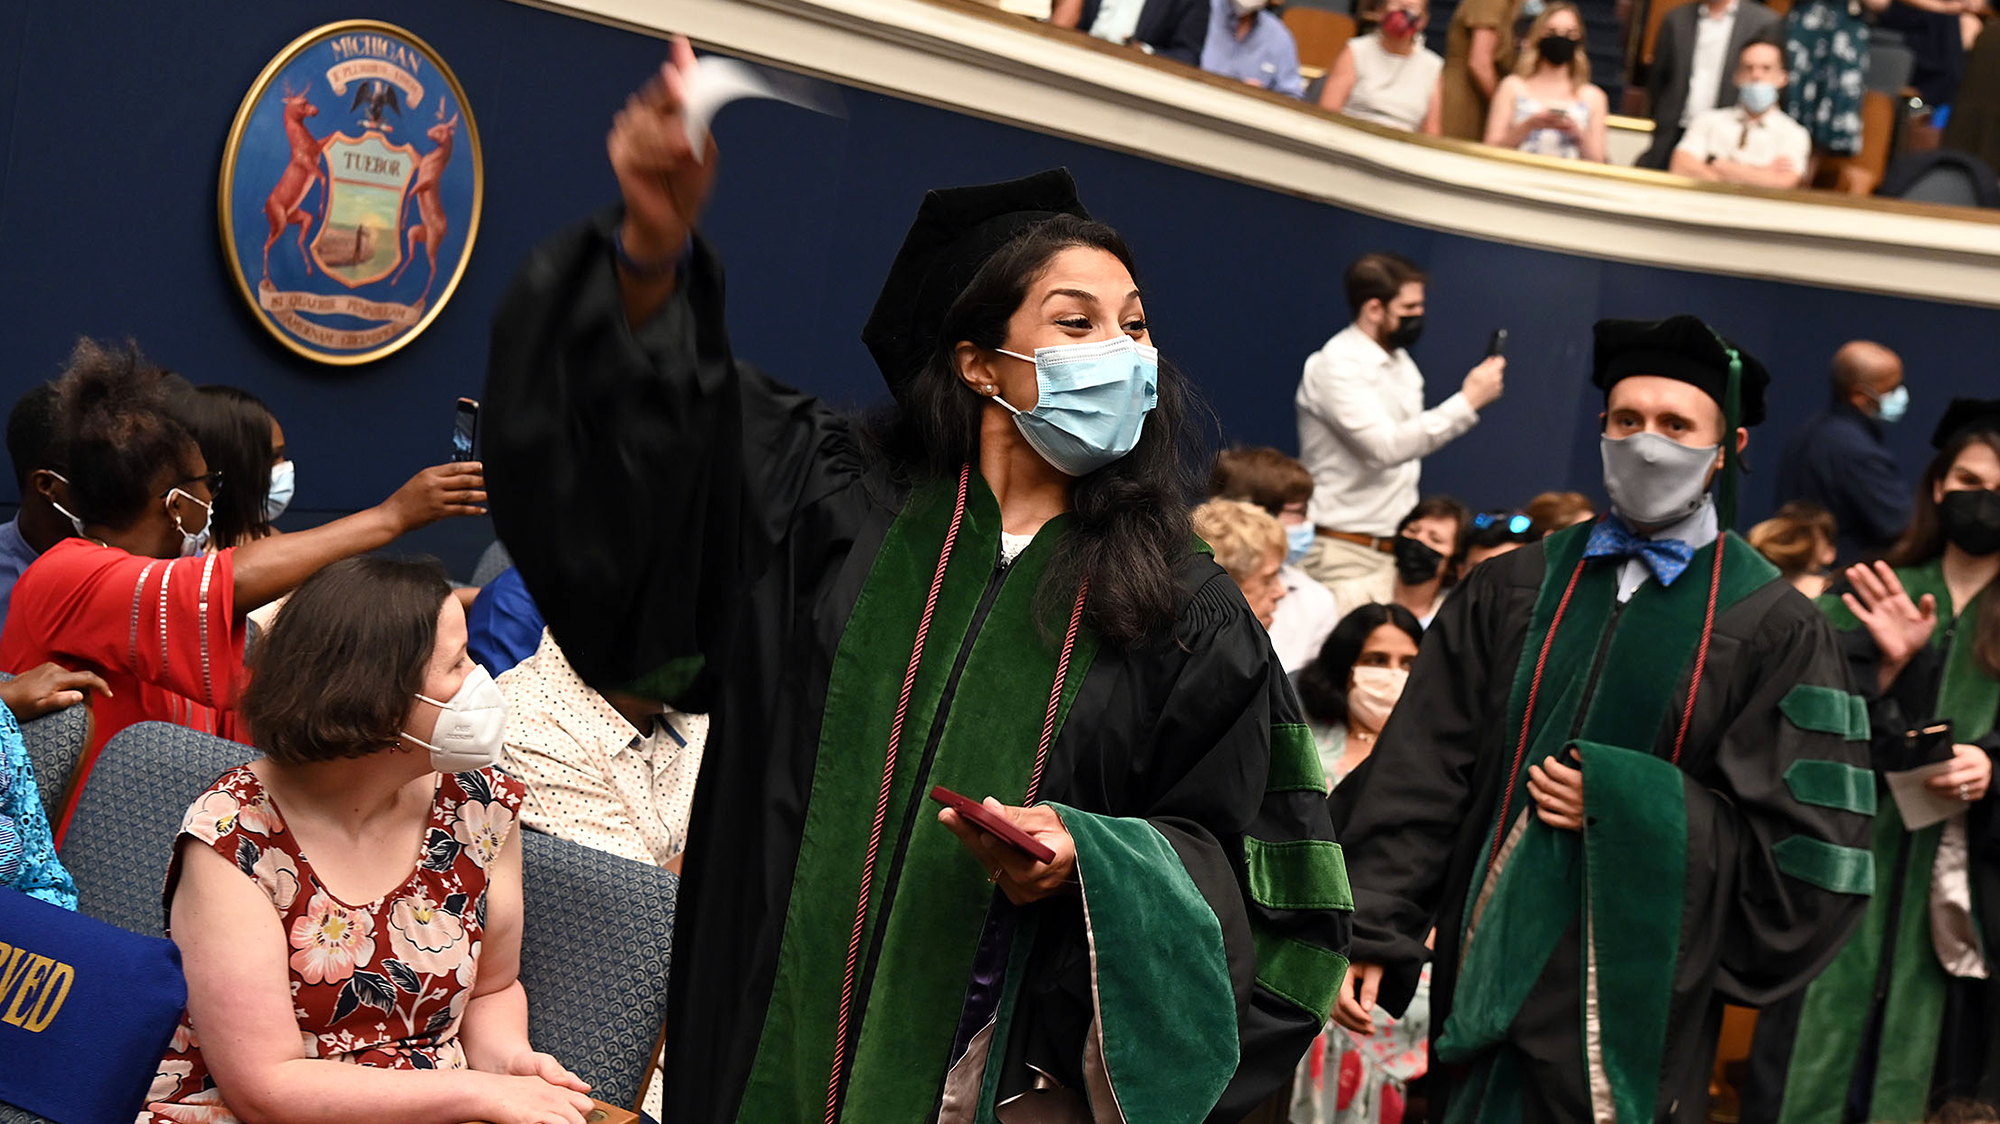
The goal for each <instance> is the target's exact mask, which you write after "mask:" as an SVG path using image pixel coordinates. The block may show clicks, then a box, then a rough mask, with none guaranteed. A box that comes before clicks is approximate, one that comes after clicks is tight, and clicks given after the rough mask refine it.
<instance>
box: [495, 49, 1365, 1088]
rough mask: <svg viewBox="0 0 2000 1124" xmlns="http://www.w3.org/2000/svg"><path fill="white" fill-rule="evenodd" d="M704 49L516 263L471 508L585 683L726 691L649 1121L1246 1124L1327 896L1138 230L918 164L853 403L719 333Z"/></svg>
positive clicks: (1328, 850)
mask: <svg viewBox="0 0 2000 1124" xmlns="http://www.w3.org/2000/svg"><path fill="white" fill-rule="evenodd" d="M695 65H696V63H695V61H694V58H693V55H692V52H691V51H689V50H688V49H687V47H686V44H685V43H677V44H676V47H675V60H674V62H673V63H671V64H669V65H668V66H667V67H666V68H664V69H663V71H662V74H661V77H660V80H659V81H657V82H656V83H655V84H653V85H652V86H650V87H649V88H648V89H647V90H646V91H645V92H643V93H642V94H640V95H639V96H637V97H635V98H634V99H633V100H632V102H631V103H630V104H628V106H627V107H626V110H625V112H624V113H622V114H621V115H620V116H619V119H618V122H617V125H616V126H615V127H614V129H613V131H612V136H611V141H610V149H611V155H612V164H613V168H614V170H616V171H617V173H618V176H619V183H620V187H621V189H622V191H623V194H624V203H625V206H624V208H623V210H622V211H621V212H618V213H612V214H607V215H604V216H601V217H600V218H599V219H598V220H596V221H593V222H590V223H587V224H585V225H583V226H581V227H579V228H577V229H574V230H571V231H569V232H566V233H564V234H562V235H560V236H558V237H557V238H555V239H552V240H551V241H550V242H548V243H547V244H546V245H544V246H543V247H542V248H541V249H540V250H539V251H537V253H536V255H535V257H534V258H533V259H532V260H531V261H530V262H529V264H528V265H527V267H526V268H525V269H524V270H523V271H522V273H521V275H520V278H519V279H518V281H517V282H516V284H515V287H514V289H513V291H512V293H511V294H510V296H509V298H508V300H507V302H506V305H505V306H504V307H503V309H502V310H501V312H500V315H499V317H498V319H497V321H496V324H495V329H494V336H493V347H492V355H493V365H492V371H491V375H490V379H489V382H488V386H487V400H486V411H487V419H488V428H487V442H488V444H487V464H488V465H489V466H490V469H491V471H492V474H493V475H492V479H493V487H492V494H493V514H494V522H495V524H496V526H497V527H498V529H499V531H500V535H501V537H502V539H503V541H505V542H506V543H507V545H508V547H509V549H510V550H511V551H512V553H513V556H514V560H515V562H516V564H517V565H518V566H519V568H520V571H521V574H522V575H523V577H524V578H525V580H526V582H527V585H528V588H529V590H530V591H531V592H532V593H533V594H534V598H535V601H536V604H537V605H538V606H540V608H541V609H542V611H543V613H544V615H545V616H546V617H547V619H548V622H549V627H550V628H551V630H552V631H553V633H554V635H555V636H556V638H557V640H558V641H559V642H560V643H561V644H562V646H563V649H564V651H565V652H566V653H567V654H568V655H569V657H570V659H571V662H572V663H573V664H574V665H575V667H576V669H577V671H578V672H579V673H580V674H581V675H582V676H583V677H584V679H585V680H586V681H588V682H590V683H592V684H593V685H596V686H599V687H622V688H623V689H625V690H627V691H632V692H635V693H641V694H645V695H648V696H649V697H653V698H657V699H660V700H661V701H664V702H668V703H671V704H672V705H674V706H676V707H680V708H683V709H690V710H699V711H705V712H708V713H709V714H710V715H711V716H712V717H711V722H712V724H711V727H710V733H709V742H708V749H707V752H706V753H705V754H704V755H703V758H702V767H701V775H700V778H699V780H698V781H697V783H696V789H695V799H694V809H693V816H692V822H691V824H690V838H689V842H688V849H687V859H686V866H685V870H686V881H685V883H684V885H683V888H682V891H681V896H680V900H679V915H678V917H677V919H676V925H675V932H674V933H673V953H674V955H673V971H672V979H671V984H670V1000H669V1012H668V1019H667V1030H666V1035H667V1037H666V1072H667V1073H668V1075H669V1077H668V1080H667V1083H666V1108H665V1112H664V1113H663V1119H665V1120H668V1121H671V1122H673V1124H720V1122H727V1121H740V1122H743V1124H793V1122H800V1121H810V1122H813V1124H821V1122H824V1124H835V1122H836V1121H846V1122H849V1124H920V1122H922V1121H925V1120H927V1119H928V1120H938V1121H942V1122H944V1124H973V1122H975V1121H976V1122H978V1124H989V1122H994V1121H999V1122H1001V1124H1006V1122H1009V1121H1019V1120H1027V1119H1033V1120H1037V1121H1052V1122H1054V1121H1065V1122H1067V1121H1078V1122H1080V1121H1096V1122H1098V1124H1121V1122H1124V1121H1130V1122H1132V1124H1199V1122H1202V1121H1205V1120H1212V1121H1214V1122H1215V1124H1236V1122H1237V1121H1240V1120H1241V1119H1242V1118H1243V1117H1244V1116H1245V1115H1246V1114H1247V1113H1248V1112H1249V1111H1250V1109H1251V1108H1252V1107H1254V1106H1255V1105H1256V1104H1257V1103H1258V1102H1259V1101H1262V1100H1264V1099H1265V1098H1267V1097H1269V1096H1270V1095H1271V1094H1272V1093H1273V1092H1274V1091H1276V1090H1277V1089H1278V1088H1279V1087H1280V1086H1281V1085H1282V1083H1283V1082H1284V1080H1285V1078H1286V1077H1287V1076H1288V1075H1289V1073H1290V1071H1291V1068H1292V1066H1294V1065H1295V1064H1296V1063H1297V1061H1298V1058H1299V1057H1300V1055H1301V1054H1302V1053H1303V1052H1304V1050H1305V1048H1306V1046H1307V1045H1308V1044H1309V1043H1310V1042H1311V1040H1312V1037H1313V1035H1314V1034H1315V1033H1316V1032H1317V1030H1318V1029H1319V1027H1320V1026H1321V1024H1322V1022H1323V1020H1324V1018H1325V1016H1326V1012H1327V1010H1328V1009H1329V1008H1330V1007H1331V1006H1332V1002H1333V995H1334V992H1335V991H1336V990H1337V988H1338V986H1339V981H1340V979H1341V978H1342V975H1343V974H1344V972H1345V970H1346V961H1345V958H1344V957H1343V956H1342V952H1343V950H1344V946H1345V944H1346V938H1347V928H1348V925H1347V917H1348V909H1349V907H1350V903H1349V901H1348V892H1347V883H1346V880H1345V878H1344V876H1343V874H1342V868H1341V863H1340V849H1339V847H1338V846H1337V845H1336V844H1335V843H1334V842H1333V838H1332V832H1331V825H1330V823H1329V821H1328V818H1327V811H1326V801H1325V795H1324V790H1323V788H1322V787H1321V781H1320V773H1319V766H1318V762H1317V759H1316V757H1315V754H1314V750H1313V743H1312V737H1311V734H1310V733H1309V732H1308V731H1307V730H1306V728H1305V726H1304V725H1303V724H1302V719H1301V718H1300V716H1299V713H1298V704H1297V702H1296V700H1295V699H1294V697H1293V695H1292V692H1291V690H1290V688H1289V687H1288V686H1287V684H1286V681H1285V677H1284V670H1283V668H1282V667H1281V666H1280V665H1279V663H1278V660H1277V658H1276V657H1275V656H1274V655H1273V654H1272V652H1271V645H1270V641H1269V639H1268V638H1267V637H1266V635H1265V633H1264V630H1263V628H1262V627H1261V626H1260V625H1259V624H1258V623H1257V620H1256V618H1255V617H1254V616H1252V615H1251V613H1250V609H1249V607H1248V606H1247V605H1246V604H1244V601H1243V598H1242V596H1241V594H1239V593H1238V592H1237V590H1236V588H1235V585H1234V583H1233V582H1231V581H1230V579H1229V576H1228V575H1227V574H1226V573H1224V572H1223V570H1222V569H1221V568H1220V567H1218V566H1217V565H1216V564H1215V563H1214V561H1213V560H1212V559H1211V558H1209V557H1208V556H1206V555H1205V554H1203V553H1202V552H1201V551H1200V550H1199V549H1198V544H1197V543H1196V541H1195V540H1194V538H1193V534H1192V531H1191V530H1190V528H1189V522H1188V515H1187V506H1186V503H1185V500H1184V496H1183V495H1182V494H1181V493H1180V492H1179V490H1178V489H1179V488H1180V486H1181V484H1182V483H1183V482H1185V481H1186V480H1187V479H1188V470H1187V467H1186V466H1185V464H1184V463H1183V462H1182V461H1181V459H1180V457H1181V450H1182V448H1183V447H1184V445H1183V442H1184V439H1185V437H1186V431H1185V429H1184V428H1183V427H1184V426H1185V425H1186V424H1187V423H1186V422H1185V420H1184V419H1185V417H1186V415H1185V413H1184V412H1183V404H1184V402H1185V396H1186V394H1187V393H1188V391H1187V388H1186V386H1185V384H1184V383H1183V382H1181V381H1180V376H1179V375H1177V374H1176V373H1175V372H1174V371H1173V369H1172V367H1171V366H1170V365H1168V364H1166V363H1164V362H1157V361H1156V353H1154V352H1153V349H1152V347H1151V345H1150V340H1151V336H1150V334H1149V329H1148V327H1147V322H1146V319H1145V312H1144V308H1143V303H1142V299H1141V297H1140V295H1139V293H1138V291H1137V289H1136V285H1135V283H1134V281H1133V278H1132V275H1131V272H1130V270H1131V259H1130V254H1129V252H1128V251H1127V250H1126V249H1125V245H1124V243H1123V241H1122V240H1121V239H1119V237H1118V236H1117V234H1116V233H1115V232H1113V231H1111V230H1110V229H1109V228H1108V227H1105V226H1103V225H1102V224H1100V223H1095V222H1092V221H1091V220H1090V219H1089V216H1088V215H1087V214H1086V213H1085V212H1084V209H1083V206H1082V204H1081V203H1080V202H1079V201H1078V198H1077V193H1076V186H1075V184H1074V183H1072V182H1071V180H1070V177H1069V175H1068V174H1067V173H1066V172H1062V171H1050V172H1044V173H1041V174H1039V175H1035V176H1030V177H1028V178H1026V179H1023V180H1018V181H1014V182H1010V183H1003V184H991V185H986V186H982V187H970V188H956V189H950V190H939V191H934V192H931V193H930V194H929V195H928V196H926V197H925V199H924V203H923V206H922V208H921V209H920V210H919V212H918V215H917V220H916V222H915V224H914V225H913V226H912V227H911V229H910V232H909V235H908V237H907V239H906V240H905V242H904V244H903V247H902V249H901V251H900V252H899V253H898V254H897V256H896V259H895V261H894V263H893V264H892V265H891V267H890V269H889V277H888V281H887V284H886V285H884V287H883V290H882V295H881V299H880V300H879V302H878V303H877V305H876V308H875V312H874V314H873V316H871V317H870V319H869V322H868V324H867V327H866V329H865V330H864V332H863V338H864V340H865V341H866V342H867V343H868V345H869V349H870V351H871V352H872V353H873V355H874V356H875V359H876V362H877V364H878V365H879V366H880V367H881V370H882V373H883V375H884V377H885V378H886V379H887V381H888V383H889V388H890V390H891V392H892V393H893V394H894V396H895V399H896V405H895V406H894V407H892V408H891V409H890V410H889V411H888V417H887V420H886V421H878V422H876V423H874V425H872V426H871V425H870V424H869V423H866V422H864V421H863V420H862V419H858V418H856V417H853V416H850V415H846V414H843V413H840V412H838V411H836V410H834V409H831V408H830V407H828V406H827V405H825V404H824V403H822V402H820V401H819V400H818V399H816V398H814V397H812V396H810V395H808V394H804V393H801V392H799V391H796V390H792V389H790V388H788V387H785V386H783V385H781V384H779V383H778V382H777V381H776V380H774V379H773V378H771V377H769V376H767V375H765V374H764V373H763V372H761V371H759V370H757V369H756V368H754V367H752V366H750V365H749V364H747V363H744V362H741V361H739V360H738V359H737V358H736V357H735V356H734V354H733V350H732V345H731V340H730V336H729V330H728V319H727V317H726V314H725V309H724V304H723V286H722V271H721V265H720V262H719V260H718V258H717V256H716V253H715V250H714V249H713V247H711V246H710V245H709V244H708V243H707V242H706V241H705V240H704V239H702V238H700V237H698V236H695V235H694V234H693V227H694V219H695V216H696V214H697V213H698V211H699V209H700V206H701V203H702V201H703V199H704V197H705V196H706V194H707V191H708V189H709V186H710V183H711V173H710V171H709V166H708V165H705V164H703V163H700V162H698V161H696V160H695V159H694V158H693V157H692V155H691V152H690V146H689V145H688V143H687V139H686V136H685V134H684V130H683V127H682V124H681V120H680V98H681V94H682V93H683V92H684V90H685V85H686V82H687V81H688V79H689V76H690V75H691V74H692V72H693V69H694V67H695ZM775 322H776V321H774V323H775ZM1015 411H1018V414H1017V413H1016V412H1015ZM633 512H638V513H640V517H638V518H633V517H632V515H631V513H633ZM1110 562H1115V565H1110V564H1108V563H1110ZM933 786H943V787H945V788H948V789H951V790H954V791H956V792H959V793H964V794H966V795H967V796H969V797H971V798H972V799H974V800H977V799H980V798H981V797H987V798H989V803H988V807H989V808H991V809H993V810H994V811H995V812H996V813H997V814H1001V815H1004V816H1006V817H1008V818H1009V819H1011V820H1012V821H1013V822H1014V823H1015V824H1016V825H1017V826H1018V827H1020V828H1022V829H1023V830H1025V831H1027V832H1028V833H1029V834H1030V835H1032V836H1033V837H1034V838H1035V839H1036V840H1037V841H1039V842H1041V843H1043V844H1045V845H1046V846H1047V847H1048V848H1049V850H1050V851H1051V852H1052V853H1053V857H1050V858H1045V859H1042V860H1037V859H1035V858H1033V857H1029V856H1028V855H1025V854H1022V853H1019V852H1016V851H1014V850H1010V849H1009V848H1007V847H1005V846H1004V845H1002V844H1000V843H999V842H997V841H996V840H995V839H994V838H993V837H992V836H989V835H986V834H985V833H983V832H981V831H979V830H976V829H973V828H971V827H969V826H968V823H969V821H966V820H965V819H963V818H961V817H957V816H955V815H953V814H949V813H946V814H941V813H940V812H939V810H938V807H937V805H936V804H934V803H932V802H931V801H930V799H929V794H930V793H931V791H932V788H933ZM940 821H942V822H940ZM602 908H604V909H606V910H613V911H615V910H616V909H617V908H618V903H616V902H605V903H602ZM662 939H665V934H662ZM607 982H609V983H612V984H614V985H615V984H618V983H620V982H621V981H607Z"/></svg>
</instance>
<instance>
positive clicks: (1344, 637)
mask: <svg viewBox="0 0 2000 1124" xmlns="http://www.w3.org/2000/svg"><path fill="white" fill-rule="evenodd" d="M1385 624H1392V625H1395V626H1396V627H1397V628H1400V629H1402V630H1403V631H1404V632H1406V633H1408V634H1409V636H1410V642H1411V643H1414V644H1421V643H1423V639H1424V626H1423V625H1421V624H1418V623H1417V615H1416V614H1415V613H1412V612H1410V611H1409V610H1408V609H1405V608H1403V607H1402V606H1401V605H1363V606H1361V607H1360V608H1358V609H1356V610H1354V611H1353V612H1351V613H1349V614H1347V615H1346V616H1344V617H1342V618H1340V623H1339V624H1337V625H1334V626H1333V631H1332V632H1330V633H1328V634H1327V637H1326V643H1324V644H1321V645H1320V646H1319V655H1318V656H1316V657H1314V659H1313V662H1311V663H1309V664H1307V665H1306V666H1305V667H1303V668H1301V669H1300V670H1299V682H1298V688H1299V703H1300V705H1302V706H1304V707H1305V709H1306V717H1308V718H1311V719H1312V720H1313V721H1315V722H1317V723H1319V724H1320V725H1322V726H1339V725H1342V724H1344V723H1345V722H1346V721H1347V680H1348V677H1349V676H1350V675H1352V674H1353V672H1354V661H1355V660H1358V659H1360V658H1361V649H1362V647H1363V646H1365V645H1366V644H1367V643H1368V637H1370V636H1371V635H1373V634H1374V632H1375V630H1376V629H1378V628H1381V627H1382V626H1383V625H1385Z"/></svg>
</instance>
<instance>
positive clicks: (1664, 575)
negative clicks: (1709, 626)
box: [1583, 515, 1694, 585]
mask: <svg viewBox="0 0 2000 1124" xmlns="http://www.w3.org/2000/svg"><path fill="white" fill-rule="evenodd" d="M1583 556H1584V557H1585V558H1638V559H1640V560H1641V561H1643V562H1645V563H1646V568H1647V569H1649V570H1651V571H1653V576H1654V577H1656V578H1658V579H1660V584H1661V585H1672V584H1674V579H1675V578H1678V577H1680V576H1681V575H1682V574H1683V573H1686V572H1687V568H1688V563H1690V562H1692V561H1694V547H1691V546H1689V545H1688V544H1687V543H1684V542H1682V541H1681V540H1679V539H1642V538H1640V537H1639V536H1638V535H1635V534H1633V533H1632V529H1631V528H1630V527H1627V526H1626V525H1625V521H1624V520H1623V519H1620V518H1618V517H1617V516H1615V515H1612V516H1607V517H1605V518H1604V519H1601V520H1599V521H1598V523H1597V526H1595V527H1592V528H1591V529H1590V542H1589V544H1588V545H1586V546H1585V547H1584V548H1583Z"/></svg>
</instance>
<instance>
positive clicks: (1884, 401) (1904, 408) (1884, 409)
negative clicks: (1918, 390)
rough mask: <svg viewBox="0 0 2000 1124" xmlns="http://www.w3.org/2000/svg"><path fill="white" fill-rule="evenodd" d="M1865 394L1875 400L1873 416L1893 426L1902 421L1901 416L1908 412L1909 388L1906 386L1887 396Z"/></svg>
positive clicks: (1872, 393)
mask: <svg viewBox="0 0 2000 1124" xmlns="http://www.w3.org/2000/svg"><path fill="white" fill-rule="evenodd" d="M1865 392H1866V393H1867V394H1868V397H1870V398H1873V399H1875V416H1876V417H1878V418H1880V419H1882V420H1883V421H1885V422H1889V423H1891V424H1894V423H1896V422H1899V421H1902V420H1903V415H1904V414H1907V413H1909V412H1910V388H1909V387H1907V386H1899V387H1897V388H1896V389H1894V390H1892V391H1890V392H1889V393H1887V394H1876V393H1874V392H1872V391H1865Z"/></svg>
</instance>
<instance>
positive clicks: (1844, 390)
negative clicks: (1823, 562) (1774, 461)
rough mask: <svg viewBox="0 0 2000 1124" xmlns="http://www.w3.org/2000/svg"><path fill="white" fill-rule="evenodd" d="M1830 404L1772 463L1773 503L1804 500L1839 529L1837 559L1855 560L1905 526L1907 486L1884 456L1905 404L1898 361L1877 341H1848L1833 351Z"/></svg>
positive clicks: (1890, 456)
mask: <svg viewBox="0 0 2000 1124" xmlns="http://www.w3.org/2000/svg"><path fill="white" fill-rule="evenodd" d="M1831 383H1832V386H1831V390H1832V392H1833V393H1832V400H1831V401H1830V402H1829V403H1828V404H1827V409H1826V410H1825V411H1824V412H1822V413H1820V414H1817V415H1815V416H1814V417H1812V418H1810V419H1808V420H1807V422H1806V424H1805V428H1803V429H1801V430H1799V431H1798V433H1796V434H1794V435H1793V436H1792V441H1791V444H1789V445H1787V446H1785V455H1784V457H1783V459H1781V460H1780V461H1779V462H1778V500H1779V501H1780V502H1784V501H1787V500H1810V501H1811V502H1813V503H1815V504H1817V505H1819V506H1820V507H1823V508H1825V509H1826V510H1827V511H1829V512H1831V513H1832V515H1833V519H1834V521H1835V523H1836V524H1837V525H1838V526H1839V528H1840V537H1839V538H1838V539H1836V540H1835V541H1834V546H1835V547H1836V549H1837V551H1838V554H1839V557H1840V560H1841V561H1843V562H1847V563H1854V562H1859V561H1861V560H1862V559H1864V558H1869V557H1873V556H1876V555H1879V554H1881V553H1882V552H1883V551H1885V550H1887V549H1889V548H1890V547H1891V546H1893V545H1895V542H1896V540H1897V539H1898V538H1901V537H1902V534H1903V528H1904V527H1907V526H1908V525H1909V522H1910V486H1909V482H1908V480H1907V478H1905V477H1904V475H1903V470H1902V468H1901V467H1900V466H1898V465H1897V464H1896V454H1894V453H1892V452H1890V451H1889V441H1888V436H1889V435H1888V432H1887V430H1886V428H1885V427H1886V426H1889V425H1893V424H1895V423H1896V422H1897V421H1899V420H1901V419H1902V417H1903V413H1904V411H1906V410H1908V409H1909V407H1910V391H1909V388H1908V387H1906V386H1904V385H1903V361H1902V359H1901V358H1899V357H1898V356H1897V355H1896V353H1895V352H1893V351H1890V350H1889V349H1888V348H1886V347H1883V346H1882V345H1881V344H1879V343H1870V342H1869V341H1867V340H1853V341H1850V342H1849V343H1847V344H1844V345H1842V347H1841V349H1840V350H1839V351H1836V352H1834V353H1833V372H1832V379H1831Z"/></svg>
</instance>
